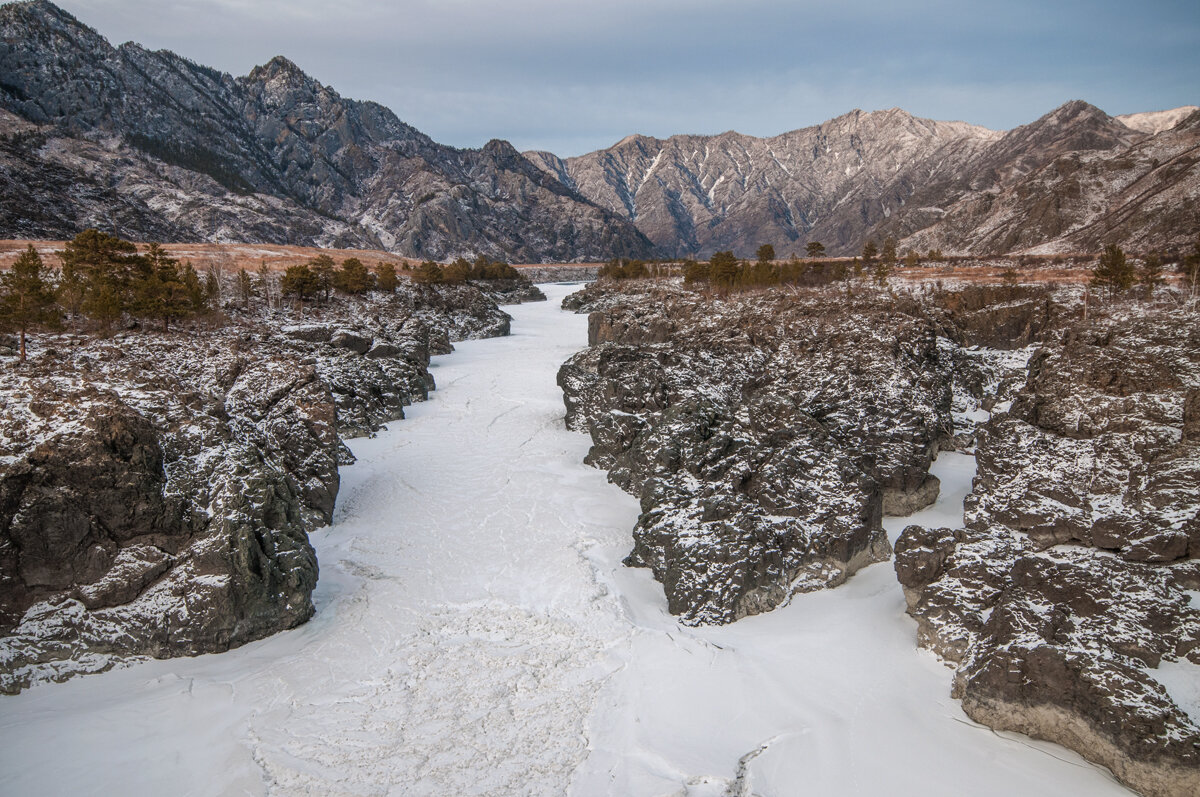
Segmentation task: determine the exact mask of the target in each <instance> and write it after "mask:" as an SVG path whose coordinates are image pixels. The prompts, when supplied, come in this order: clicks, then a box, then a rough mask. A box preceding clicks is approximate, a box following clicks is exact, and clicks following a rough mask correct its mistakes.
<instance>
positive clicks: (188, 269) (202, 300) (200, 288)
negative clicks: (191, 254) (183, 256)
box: [180, 260, 208, 315]
mask: <svg viewBox="0 0 1200 797" xmlns="http://www.w3.org/2000/svg"><path fill="white" fill-rule="evenodd" d="M180 282H182V283H183V290H184V293H185V295H186V296H187V300H188V302H187V303H188V307H189V308H190V310H191V314H192V315H201V314H203V313H206V312H208V291H206V290H205V288H204V285H202V284H201V283H200V275H199V274H197V273H196V269H194V268H192V263H191V261H190V260H185V261H184V263H183V270H182V271H181V272H180Z"/></svg>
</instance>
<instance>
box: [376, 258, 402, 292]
mask: <svg viewBox="0 0 1200 797" xmlns="http://www.w3.org/2000/svg"><path fill="white" fill-rule="evenodd" d="M398 284H399V280H398V279H397V278H396V266H395V264H394V263H380V264H379V265H378V266H376V267H375V285H376V286H377V287H378V288H379V290H381V291H383V292H384V293H395V292H396V285H398Z"/></svg>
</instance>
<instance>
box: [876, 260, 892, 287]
mask: <svg viewBox="0 0 1200 797" xmlns="http://www.w3.org/2000/svg"><path fill="white" fill-rule="evenodd" d="M893 254H894V252H893ZM891 274H892V266H891V263H889V262H888V261H887V260H884V259H882V258H880V260H879V262H878V263H876V264H875V284H876V285H878V286H879V287H880V288H882V287H884V286H886V285H887V283H888V277H890V276H891Z"/></svg>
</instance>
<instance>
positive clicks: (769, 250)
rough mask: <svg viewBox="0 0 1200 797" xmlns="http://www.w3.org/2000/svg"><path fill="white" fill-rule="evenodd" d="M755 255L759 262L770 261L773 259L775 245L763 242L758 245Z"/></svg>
mask: <svg viewBox="0 0 1200 797" xmlns="http://www.w3.org/2000/svg"><path fill="white" fill-rule="evenodd" d="M757 255H758V262H759V263H770V262H771V261H772V260H774V259H775V247H773V246H771V245H770V244H763V245H762V246H760V247H758V252H757Z"/></svg>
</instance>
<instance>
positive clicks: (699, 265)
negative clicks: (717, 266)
mask: <svg viewBox="0 0 1200 797" xmlns="http://www.w3.org/2000/svg"><path fill="white" fill-rule="evenodd" d="M710 272H711V267H710V266H709V264H708V263H705V262H703V261H695V260H689V261H688V262H687V264H686V265H685V266H684V267H683V284H684V285H695V284H696V283H697V282H708V278H709V274H710Z"/></svg>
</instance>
